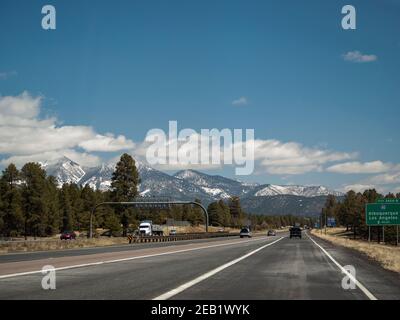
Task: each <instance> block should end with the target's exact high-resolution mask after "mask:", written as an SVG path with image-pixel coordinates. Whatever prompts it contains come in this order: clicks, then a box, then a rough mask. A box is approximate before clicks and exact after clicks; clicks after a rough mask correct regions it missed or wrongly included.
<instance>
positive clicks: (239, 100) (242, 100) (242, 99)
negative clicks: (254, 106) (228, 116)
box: [232, 97, 249, 106]
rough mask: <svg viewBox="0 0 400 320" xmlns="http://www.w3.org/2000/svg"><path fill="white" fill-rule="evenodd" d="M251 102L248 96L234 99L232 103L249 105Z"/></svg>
mask: <svg viewBox="0 0 400 320" xmlns="http://www.w3.org/2000/svg"><path fill="white" fill-rule="evenodd" d="M248 104H249V102H248V100H247V98H246V97H240V98H239V99H236V100H233V101H232V105H234V106H247V105H248Z"/></svg>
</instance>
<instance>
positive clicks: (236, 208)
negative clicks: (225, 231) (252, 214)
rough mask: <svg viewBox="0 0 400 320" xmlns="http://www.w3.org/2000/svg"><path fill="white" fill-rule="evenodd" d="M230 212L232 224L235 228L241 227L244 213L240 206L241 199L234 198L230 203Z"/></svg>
mask: <svg viewBox="0 0 400 320" xmlns="http://www.w3.org/2000/svg"><path fill="white" fill-rule="evenodd" d="M229 212H230V215H231V219H232V223H233V225H234V226H235V227H239V226H241V224H242V220H243V218H244V213H243V211H242V207H241V205H240V198H239V197H236V196H235V197H232V198H231V199H230V201H229Z"/></svg>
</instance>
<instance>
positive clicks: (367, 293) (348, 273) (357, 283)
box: [306, 233, 378, 300]
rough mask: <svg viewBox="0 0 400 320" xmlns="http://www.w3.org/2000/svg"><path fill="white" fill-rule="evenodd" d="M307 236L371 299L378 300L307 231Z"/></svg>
mask: <svg viewBox="0 0 400 320" xmlns="http://www.w3.org/2000/svg"><path fill="white" fill-rule="evenodd" d="M306 235H307V237H308V238H309V239H310V240H311V241H312V242H314V244H315V245H316V246H317V247H318V248H320V249H321V250H322V252H323V253H325V254H326V256H327V257H328V258H329V259H330V260H331V261H332V262H333V263H334V264H335V265H336V266H337V267H338V268H339V269H340V270H341V271H342V273H344V274H346V275H347V276H348V277H349V278H350V279H351V281H353V282H354V283H355V284H356V285H357V287H358V288H359V289H360V290H361V291H362V292H363V293H364V294H365V295H366V296H367V297H368V299H370V300H378V299H377V298H376V297H375V296H374V295H373V294H372V293H371V292H370V291H369V290H368V289H367V288H366V287H365V286H364V285H363V284H362V283H361V282H360V281H358V280H357V279H356V278H354V276H353V275H352V274H351V273H350V272H348V271H347V270H346V269H345V268H343V267H342V266H341V265H340V264H339V262H337V261H336V260H335V259H334V258H333V257H332V256H331V255H330V254H329V253H328V252H327V251H326V250H325V249H324V248H323V247H322V246H321V245H319V244H318V243H317V242H316V241H315V240H314V239H313V238H311V236H309V235H308V233H306Z"/></svg>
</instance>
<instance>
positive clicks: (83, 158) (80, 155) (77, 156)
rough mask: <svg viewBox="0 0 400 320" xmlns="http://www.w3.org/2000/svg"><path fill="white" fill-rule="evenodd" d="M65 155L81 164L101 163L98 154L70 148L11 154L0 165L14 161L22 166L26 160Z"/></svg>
mask: <svg viewBox="0 0 400 320" xmlns="http://www.w3.org/2000/svg"><path fill="white" fill-rule="evenodd" d="M63 156H66V157H67V158H69V159H71V160H72V161H75V162H76V163H79V164H80V165H82V166H86V167H94V166H97V165H99V164H101V159H100V157H98V156H95V155H92V154H89V153H86V152H78V151H76V150H72V149H66V150H57V151H47V152H43V153H38V154H29V155H17V156H11V157H8V158H6V159H3V160H1V161H0V165H1V166H7V165H8V164H10V163H14V164H15V165H16V166H17V167H22V166H23V165H24V164H25V163H27V162H45V161H53V160H57V159H59V158H60V157H63Z"/></svg>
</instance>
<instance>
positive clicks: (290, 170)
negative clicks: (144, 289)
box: [255, 140, 357, 175]
mask: <svg viewBox="0 0 400 320" xmlns="http://www.w3.org/2000/svg"><path fill="white" fill-rule="evenodd" d="M356 156H357V154H356V153H346V152H336V151H331V150H327V149H320V148H309V147H305V146H303V145H302V144H300V143H297V142H281V141H279V140H256V141H255V159H256V160H259V161H260V166H261V167H262V168H263V169H264V171H266V172H267V173H270V174H289V175H294V174H304V173H307V172H312V171H316V172H320V171H322V165H324V164H327V163H331V162H338V161H344V160H349V159H353V158H355V157H356ZM259 172H260V171H259Z"/></svg>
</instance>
